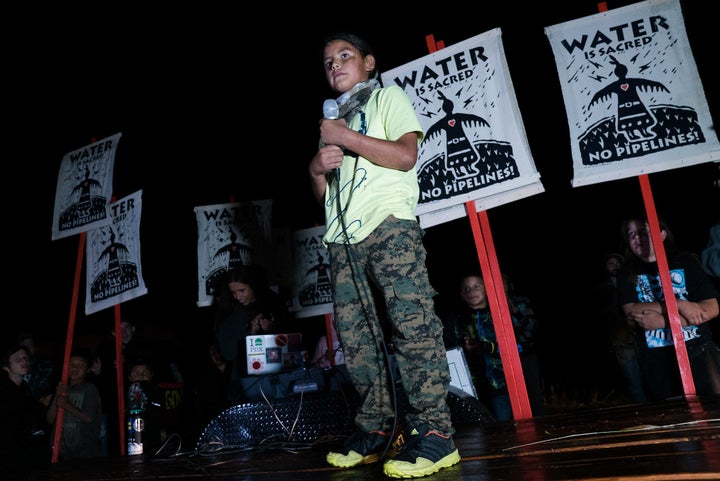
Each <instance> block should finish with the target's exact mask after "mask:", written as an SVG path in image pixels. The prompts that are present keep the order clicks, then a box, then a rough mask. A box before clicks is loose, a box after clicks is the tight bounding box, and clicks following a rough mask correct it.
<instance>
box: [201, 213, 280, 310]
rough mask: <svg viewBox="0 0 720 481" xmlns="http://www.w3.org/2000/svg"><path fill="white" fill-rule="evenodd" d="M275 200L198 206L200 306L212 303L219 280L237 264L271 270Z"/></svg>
mask: <svg viewBox="0 0 720 481" xmlns="http://www.w3.org/2000/svg"><path fill="white" fill-rule="evenodd" d="M271 208H272V200H258V201H251V202H233V203H228V204H215V205H206V206H200V207H195V217H196V219H197V224H198V244H197V249H198V303H197V304H198V306H199V307H204V306H210V305H212V303H213V297H214V295H215V291H216V283H217V280H218V279H219V278H221V277H222V275H223V274H224V273H225V272H226V271H228V270H229V269H232V268H233V267H235V266H244V265H259V266H263V267H264V268H265V269H266V270H267V271H266V272H268V271H269V269H270V267H271V266H272V263H271V260H272V258H271V254H272V229H271V215H270V211H271Z"/></svg>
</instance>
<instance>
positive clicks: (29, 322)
mask: <svg viewBox="0 0 720 481" xmlns="http://www.w3.org/2000/svg"><path fill="white" fill-rule="evenodd" d="M630 3H633V2H621V1H610V2H608V8H610V9H612V8H618V7H621V6H624V5H628V4H630ZM461 4H462V5H461ZM681 5H682V7H683V13H684V16H685V23H686V28H687V33H688V36H689V39H690V44H691V47H692V49H693V53H694V56H695V61H696V64H697V67H698V70H699V72H700V77H701V79H702V81H703V84H704V88H705V94H706V98H707V101H708V104H709V106H710V110H711V114H712V116H713V118H714V119H715V120H717V119H718V115H719V113H718V109H719V108H720V91H719V89H718V84H719V83H718V81H717V74H716V72H717V50H718V40H717V23H716V21H715V20H714V16H713V14H712V13H711V12H710V10H709V7H707V6H706V5H707V4H704V3H703V2H700V1H699V0H692V1H690V0H688V1H683V2H681ZM389 6H390V5H386V4H385V3H383V4H375V3H372V2H352V3H350V4H348V5H344V6H340V5H339V4H338V2H332V3H328V4H327V5H326V6H324V5H323V2H320V3H318V2H305V3H302V4H300V3H296V4H293V5H291V6H289V7H280V6H279V5H275V4H272V5H270V4H268V5H256V6H255V7H253V8H252V9H248V10H243V9H242V8H238V7H237V6H235V5H232V6H231V5H230V4H228V5H226V6H222V7H219V6H210V5H203V6H196V5H195V4H190V5H188V6H181V5H180V4H173V5H171V6H169V7H167V8H162V9H161V8H160V7H155V6H147V5H143V6H142V7H140V6H138V7H129V6H128V5H127V4H126V3H124V2H123V3H119V2H118V3H115V2H102V5H92V6H91V7H85V8H83V9H80V8H77V10H75V9H74V8H73V7H71V8H68V7H65V6H63V7H62V9H60V8H58V7H49V9H44V10H30V9H29V10H28V11H27V12H13V14H8V15H7V16H6V22H7V23H9V24H12V25H14V27H15V28H14V31H16V32H18V33H16V34H15V35H13V36H12V37H10V38H8V39H7V41H6V47H7V48H6V57H5V59H4V68H3V71H4V72H5V82H4V83H5V86H6V87H5V95H4V99H3V104H4V105H5V106H6V107H7V108H6V109H4V110H5V113H7V114H8V115H7V116H6V132H7V133H8V135H7V137H6V140H5V142H4V145H5V147H6V148H8V149H9V151H10V152H9V155H5V156H4V158H5V163H4V166H5V169H6V170H5V172H6V173H5V175H6V178H5V188H4V189H3V196H4V199H5V202H4V205H5V213H6V214H7V217H6V222H5V233H6V235H5V246H6V250H7V251H8V256H7V261H8V262H7V264H6V265H7V266H8V269H7V271H6V273H7V275H6V276H5V279H6V283H5V285H6V288H5V292H6V295H5V298H6V303H7V304H8V305H9V306H13V307H14V309H13V310H14V312H16V314H14V315H13V316H12V317H9V318H8V320H7V321H6V323H5V325H6V327H7V328H8V330H16V329H17V328H18V327H20V326H24V327H25V328H30V329H32V330H34V331H35V332H36V333H37V334H40V335H43V336H46V337H48V338H50V339H52V340H54V341H55V342H57V343H59V345H60V346H61V347H62V343H63V342H64V340H65V335H66V332H67V327H68V323H69V319H70V313H71V299H72V293H73V282H74V276H75V273H76V269H75V266H76V258H77V251H78V237H70V238H64V239H59V240H56V241H51V240H50V238H51V226H52V215H53V205H54V197H55V190H56V182H57V173H58V168H59V166H60V163H61V160H62V157H63V155H64V154H66V153H67V152H70V151H72V150H76V149H78V148H80V147H82V146H84V145H87V144H88V143H90V142H91V140H92V139H93V138H94V139H102V138H104V137H107V136H109V135H112V134H115V133H117V132H122V138H121V140H120V144H119V148H118V152H117V156H116V160H115V173H114V191H115V196H116V198H121V197H124V196H126V195H129V194H131V193H133V192H135V191H137V190H139V189H142V191H143V218H142V225H141V241H142V250H143V252H142V267H143V274H144V279H145V283H146V285H147V287H148V291H149V292H148V294H147V295H146V296H142V297H141V298H138V299H134V300H131V301H128V302H126V303H123V304H122V305H121V309H122V310H123V312H131V313H133V315H134V317H135V318H136V319H138V320H139V321H140V322H141V324H143V325H145V326H160V327H161V328H162V330H164V331H165V332H167V333H169V335H172V336H174V337H177V338H179V339H180V340H181V342H183V343H186V345H187V349H188V350H189V351H192V350H193V348H195V347H197V346H198V345H199V344H200V342H199V341H198V340H199V339H205V337H206V336H207V335H208V332H209V328H210V321H209V320H210V319H211V318H212V310H211V309H212V308H209V307H205V308H198V307H197V305H196V301H197V251H196V248H197V238H196V236H197V229H196V228H197V225H196V222H195V214H194V212H193V208H194V207H195V206H199V205H210V204H216V203H224V202H228V201H229V200H230V198H231V197H233V198H234V199H235V200H237V201H246V200H259V199H273V202H274V204H273V223H274V225H275V226H276V227H277V228H290V229H292V230H296V229H304V228H308V227H312V226H315V225H321V224H322V223H323V222H324V220H323V216H322V210H321V209H320V207H319V206H317V205H316V204H315V202H314V200H313V199H312V196H311V193H310V188H309V182H308V178H307V165H308V163H309V161H310V158H311V157H312V155H313V154H314V152H315V149H316V146H317V121H318V119H319V118H320V117H321V115H322V111H321V105H322V101H323V100H324V99H325V98H329V97H335V96H336V94H333V93H332V92H330V91H329V90H328V88H327V86H326V83H325V79H324V75H323V71H322V67H321V52H322V47H323V44H322V39H323V37H324V36H325V34H327V33H330V32H334V31H354V32H357V33H359V34H361V35H362V36H364V37H366V38H367V39H368V40H369V41H370V42H371V44H372V45H373V46H374V49H375V53H376V56H377V58H378V62H379V66H380V70H381V71H386V70H389V69H391V68H395V67H397V66H400V65H403V64H405V63H407V62H410V61H413V60H415V59H417V58H419V57H422V56H424V55H426V54H427V53H428V48H427V44H426V39H425V37H426V35H430V34H432V35H433V36H434V38H435V40H442V41H444V42H445V44H446V45H448V46H449V45H452V44H454V43H457V42H460V41H463V40H465V39H467V38H469V37H472V36H475V35H478V34H480V33H483V32H486V31H488V30H490V29H493V28H496V27H499V28H501V29H502V34H503V44H504V48H505V52H506V56H507V60H508V65H509V69H510V73H511V75H512V78H513V83H514V87H515V91H516V95H517V98H518V103H519V106H520V111H521V114H522V116H523V121H524V125H525V130H526V132H527V136H528V140H529V144H530V148H531V152H532V154H533V157H534V161H535V164H536V166H537V168H538V170H539V172H540V174H541V181H542V183H543V186H544V188H545V192H544V193H542V194H538V195H535V196H532V197H529V198H525V199H522V200H519V201H516V202H514V203H512V204H508V205H504V206H501V207H497V208H493V209H490V210H489V211H488V216H489V219H490V225H491V228H492V232H493V240H494V243H495V246H496V249H497V255H498V260H499V263H500V268H501V270H502V271H503V272H505V273H507V274H509V275H510V276H511V278H513V279H514V280H515V284H516V286H517V288H518V290H519V291H521V292H522V293H525V294H526V295H528V296H529V297H530V298H531V299H533V300H534V301H535V303H536V307H537V310H538V312H539V315H540V317H541V322H542V326H543V331H542V336H541V338H542V340H543V343H544V345H543V351H544V356H543V357H544V359H543V361H544V363H543V368H544V371H545V372H546V375H547V376H548V377H552V378H557V379H559V380H567V381H568V382H569V383H579V384H582V383H583V382H590V383H592V382H593V380H594V379H596V378H598V377H602V376H605V375H607V372H608V366H607V364H606V361H607V359H606V358H605V346H604V344H603V343H604V337H603V334H602V333H600V332H598V326H592V325H590V324H589V323H588V312H587V309H588V307H587V296H588V292H589V289H590V288H591V286H592V284H593V283H594V282H596V280H597V278H598V276H599V274H600V271H601V269H602V262H603V256H604V254H605V253H606V252H609V251H615V250H618V249H619V227H620V220H621V219H622V218H623V217H624V216H625V215H626V214H627V213H628V212H631V211H636V210H637V209H642V208H643V203H642V198H641V193H640V187H639V182H638V179H637V178H630V179H623V180H618V181H612V182H606V183H602V184H596V185H590V186H584V187H579V188H572V187H571V185H570V182H571V179H572V160H571V153H570V143H569V136H568V127H567V118H566V116H565V110H564V104H563V100H562V93H561V89H560V84H559V82H558V77H557V72H556V67H555V63H554V59H553V55H552V51H551V47H550V44H549V42H548V40H547V38H546V37H545V34H544V30H543V29H544V27H546V26H550V25H554V24H557V23H562V22H566V21H570V20H573V19H576V18H580V17H584V16H588V15H592V14H594V13H597V12H598V4H597V2H594V1H580V0H577V1H570V2H548V3H547V5H543V4H541V3H539V2H535V3H531V5H529V6H525V5H521V4H519V3H517V2H492V3H490V2H474V3H467V2H454V3H453V2H451V3H447V2H445V3H443V2H439V3H437V4H434V5H432V6H431V7H430V8H420V7H419V6H418V5H412V4H408V3H407V2H403V3H399V4H398V5H397V6H396V7H393V8H389ZM388 12H393V13H392V14H390V13H388ZM706 134H707V135H710V134H711V133H710V132H707V133H706ZM714 177H717V165H711V164H704V165H700V166H693V167H686V168H682V169H674V170H671V171H666V172H661V173H655V174H651V175H650V176H649V178H650V182H651V186H652V189H653V194H654V201H655V203H656V207H657V211H658V213H659V214H660V216H661V217H663V218H664V219H666V220H667V221H668V223H669V225H670V226H671V227H672V228H673V230H674V231H675V234H676V238H677V241H678V243H679V244H680V245H681V246H684V247H686V248H688V249H690V250H694V251H695V252H699V251H700V250H701V249H702V248H703V247H704V246H705V244H706V243H707V238H708V237H707V234H708V228H709V226H710V224H711V223H712V222H713V221H714V220H715V219H716V218H717V216H718V210H720V209H718V206H720V202H718V200H719V199H718V192H717V191H713V189H712V187H711V180H712V178H714ZM425 240H426V245H427V247H428V266H429V269H430V275H431V281H432V283H433V285H434V286H435V288H436V289H437V290H438V291H439V293H440V295H441V298H442V299H446V300H450V299H453V298H454V296H455V293H456V290H457V289H456V286H457V281H458V275H459V273H461V272H463V271H466V270H467V268H468V267H469V266H477V265H478V261H477V254H476V251H475V246H474V240H473V237H472V234H471V231H470V227H469V222H468V220H467V219H459V220H456V221H452V222H448V223H446V224H443V225H440V226H434V227H431V228H428V229H427V236H426V239H425ZM83 264H84V262H83ZM82 275H83V277H82V281H81V284H80V298H79V300H78V312H77V317H76V323H77V324H76V329H77V332H78V335H80V334H83V335H84V334H85V333H91V334H92V333H107V332H109V330H110V329H111V327H112V322H113V317H112V315H113V309H106V310H104V311H102V312H100V313H96V314H93V315H91V316H85V315H84V289H85V287H84V286H85V284H84V282H85V279H84V269H83V272H82ZM298 322H300V323H303V329H305V328H307V329H308V330H309V331H311V332H313V333H316V332H319V329H322V323H323V322H324V321H323V320H322V319H318V318H310V319H306V320H300V321H298ZM141 327H142V326H141ZM201 347H202V349H204V347H205V346H204V345H202V346H201Z"/></svg>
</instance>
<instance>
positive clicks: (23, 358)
mask: <svg viewBox="0 0 720 481" xmlns="http://www.w3.org/2000/svg"><path fill="white" fill-rule="evenodd" d="M3 369H4V370H5V371H7V372H8V374H10V375H13V376H19V377H22V376H24V375H25V374H27V373H28V371H29V370H30V356H29V355H28V353H27V351H26V350H25V349H20V350H19V351H17V352H15V353H13V354H12V355H11V356H10V359H9V360H8V366H3Z"/></svg>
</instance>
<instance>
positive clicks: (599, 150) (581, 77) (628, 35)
mask: <svg viewBox="0 0 720 481" xmlns="http://www.w3.org/2000/svg"><path fill="white" fill-rule="evenodd" d="M545 34H546V36H547V37H548V40H549V41H550V44H551V45H552V50H553V53H554V56H555V62H556V64H557V72H558V76H559V78H560V85H561V87H562V93H563V97H564V101H565V110H566V112H567V117H568V125H569V127H570V147H571V151H572V159H573V181H572V184H573V186H575V187H577V186H582V185H588V184H593V183H598V182H604V181H608V180H614V179H622V178H626V177H631V176H637V175H641V174H649V173H652V172H659V171H663V170H669V169H675V168H678V167H684V166H689V165H695V164H701V163H704V162H710V161H713V160H717V159H720V145H718V139H717V133H716V131H715V130H714V129H713V123H712V119H711V117H710V112H709V109H708V105H707V101H706V99H705V92H704V90H703V86H702V83H701V81H700V77H699V75H698V71H697V67H696V65H695V60H694V58H693V55H692V51H691V49H690V44H689V42H688V38H687V33H686V31H685V23H684V20H683V16H682V11H681V8H680V3H679V2H678V0H652V1H646V2H640V3H636V4H633V5H629V6H626V7H622V8H617V9H613V10H609V11H607V12H602V13H598V14H595V15H591V16H589V17H584V18H581V19H577V20H573V21H570V22H566V23H561V24H558V25H554V26H551V27H546V28H545Z"/></svg>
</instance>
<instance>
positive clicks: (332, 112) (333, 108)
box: [322, 99, 340, 182]
mask: <svg viewBox="0 0 720 481" xmlns="http://www.w3.org/2000/svg"><path fill="white" fill-rule="evenodd" d="M322 109H323V117H324V118H326V119H329V120H335V119H338V118H339V117H340V107H339V106H338V103H337V102H336V101H335V99H327V100H325V101H324V102H323V107H322ZM335 178H336V179H337V180H338V182H340V167H336V168H335Z"/></svg>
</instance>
